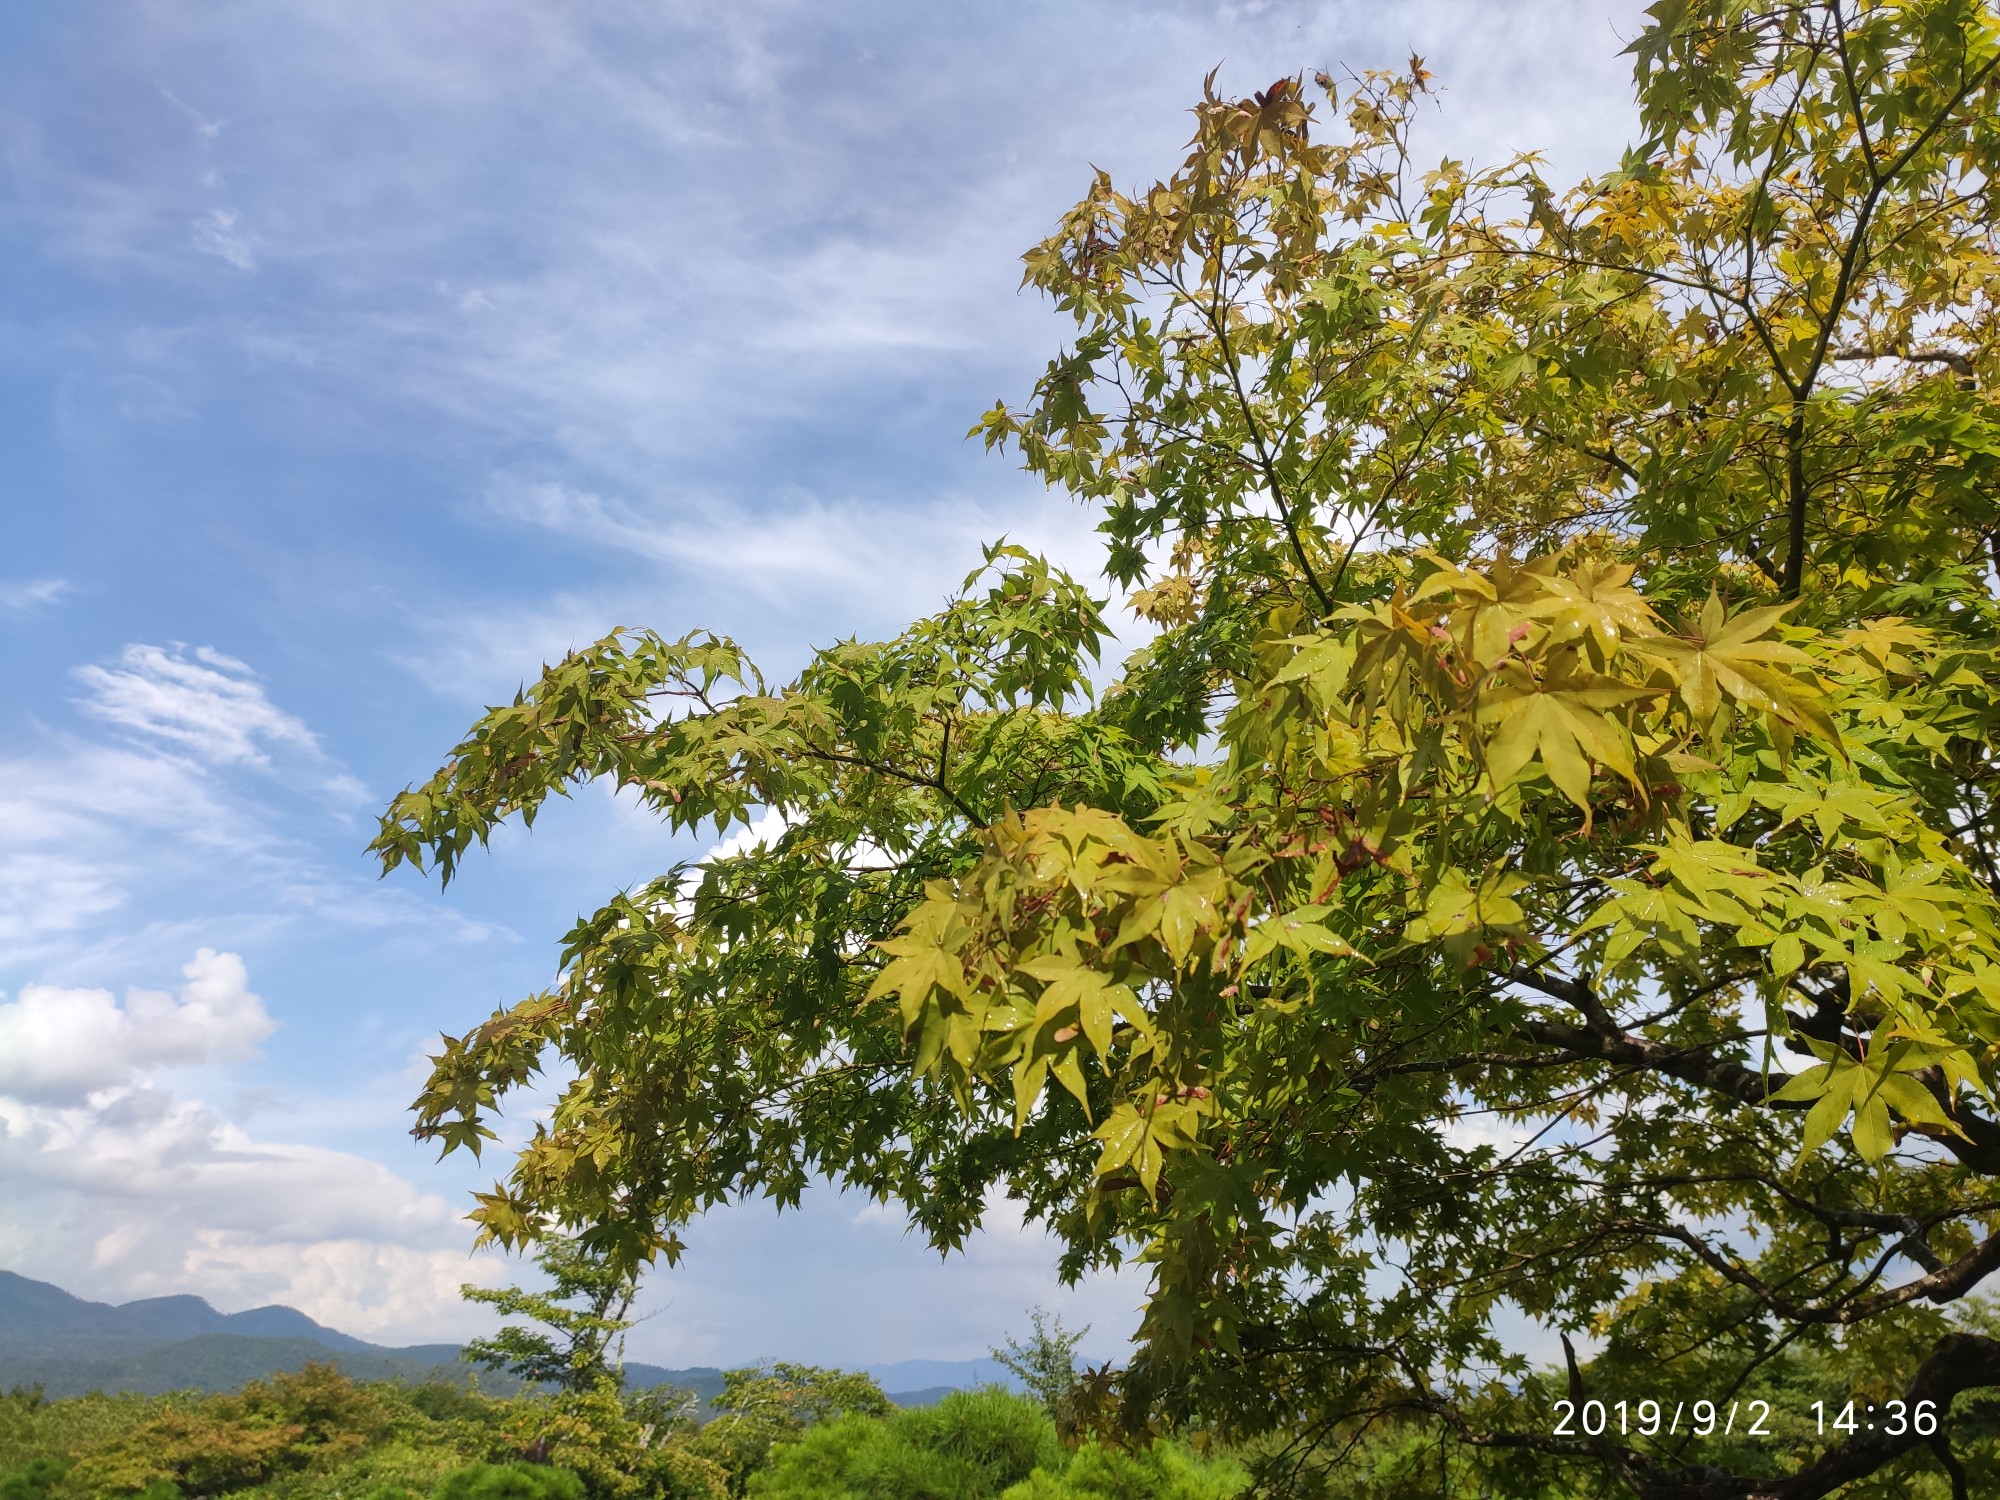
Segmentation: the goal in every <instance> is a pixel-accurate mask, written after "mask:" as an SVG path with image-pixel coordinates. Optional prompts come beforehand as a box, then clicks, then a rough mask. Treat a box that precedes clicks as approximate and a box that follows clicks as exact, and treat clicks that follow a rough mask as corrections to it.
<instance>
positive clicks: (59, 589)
mask: <svg viewBox="0 0 2000 1500" xmlns="http://www.w3.org/2000/svg"><path fill="white" fill-rule="evenodd" d="M75 592H76V588H75V585H73V584H72V583H71V582H70V581H69V580H68V579H67V578H24V579H22V580H21V581H20V582H19V583H0V609H11V610H15V611H18V612H19V613H21V614H30V613H32V612H34V611H35V610H38V609H42V608H44V607H45V606H47V605H50V604H54V603H55V602H56V601H57V600H58V599H60V598H62V597H63V596H64V595H65V594H73V593H75Z"/></svg>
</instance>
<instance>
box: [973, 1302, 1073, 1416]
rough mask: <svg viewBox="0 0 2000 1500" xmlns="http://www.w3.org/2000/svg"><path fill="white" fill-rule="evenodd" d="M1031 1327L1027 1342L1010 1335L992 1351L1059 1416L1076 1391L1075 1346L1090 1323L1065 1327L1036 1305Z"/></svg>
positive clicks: (1035, 1396) (1009, 1370)
mask: <svg viewBox="0 0 2000 1500" xmlns="http://www.w3.org/2000/svg"><path fill="white" fill-rule="evenodd" d="M1028 1326H1029V1333H1028V1337H1027V1341H1026V1342H1025V1343H1023V1342H1019V1341H1017V1340H1015V1339H1014V1338H1013V1337H1012V1336H1011V1335H1010V1336H1009V1337H1008V1339H1007V1342H1006V1343H1005V1344H1004V1345H1001V1346H999V1347H997V1348H994V1349H993V1350H991V1351H990V1352H991V1353H992V1355H993V1358H994V1360H995V1361H996V1362H997V1363H998V1364H1000V1365H1001V1366H1002V1367H1003V1368H1005V1369H1006V1370H1007V1371H1008V1372H1009V1373H1011V1374H1012V1375H1013V1376H1014V1378H1015V1379H1017V1380H1019V1381H1020V1382H1021V1387H1022V1389H1023V1390H1025V1391H1026V1392H1027V1393H1028V1394H1029V1395H1030V1396H1033V1397H1034V1398H1035V1399H1036V1400H1037V1401H1039V1402H1041V1403H1042V1406H1043V1408H1044V1409H1045V1410H1046V1411H1047V1412H1048V1413H1049V1415H1050V1416H1052V1417H1059V1414H1060V1413H1061V1412H1062V1410H1063V1407H1064V1404H1065V1403H1066V1402H1068V1401H1069V1399H1070V1396H1071V1394H1072V1393H1073V1392H1074V1391H1075V1390H1076V1386H1077V1379H1076V1346H1077V1345H1078V1344H1080V1343H1082V1342H1083V1339H1084V1336H1085V1335H1086V1334H1088V1333H1089V1332H1090V1325H1089V1324H1088V1323H1086V1324H1085V1325H1084V1326H1083V1327H1081V1328H1065V1327H1063V1321H1062V1319H1061V1318H1058V1317H1056V1316H1054V1315H1053V1314H1052V1313H1049V1312H1047V1311H1046V1310H1044V1309H1042V1308H1039V1307H1037V1308H1034V1309H1033V1310H1031V1311H1030V1312H1029V1314H1028Z"/></svg>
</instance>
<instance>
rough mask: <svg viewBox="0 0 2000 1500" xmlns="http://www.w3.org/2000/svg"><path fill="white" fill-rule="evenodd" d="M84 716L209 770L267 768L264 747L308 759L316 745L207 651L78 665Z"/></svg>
mask: <svg viewBox="0 0 2000 1500" xmlns="http://www.w3.org/2000/svg"><path fill="white" fill-rule="evenodd" d="M75 676H76V679H77V680H78V681H79V682H81V683H82V684H83V685H84V687H85V689H86V690H87V691H86V693H85V696H84V698H83V699H82V703H81V706H82V708H83V711H84V712H85V713H87V714H89V715H90V716H91V717H92V718H96V719H102V720H103V721H104V722H106V723H108V724H115V725H117V726H118V727H119V728H121V729H127V730H131V731H133V732H134V733H136V734H137V735H139V736H141V737H142V738H146V739H151V740H155V741H164V742H165V743H167V744H169V745H172V746H174V747H176V748H178V749H182V750H185V751H188V752H189V753H191V754H192V755H194V756H195V757H196V758H197V759H199V760H203V761H206V762H209V763H210V764H214V765H251V766H268V765H270V763H271V759H270V755H269V753H268V750H269V748H270V747H271V746H285V747H289V748H291V749H294V750H301V751H304V752H306V753H307V754H310V755H318V754H319V753H320V748H319V741H318V740H317V739H316V738H315V737H314V735H313V733H312V731H311V730H309V729H307V728H306V726H305V724H304V722H303V721H301V720H300V719H299V718H297V717H296V716H295V715H292V714H288V713H286V712H285V711H284V710H283V709H280V708H278V707H277V706H276V705H275V704H273V703H272V702H271V700H270V699H269V698H267V697H266V696H265V695H264V687H263V684H262V683H260V682H258V681H257V677H256V674H255V673H254V672H252V671H251V670H250V668H249V666H248V665H247V664H245V663H243V662H240V661H238V660H237V659H236V658H235V657H233V656H225V655H224V654H223V653H222V652H220V651H216V650H214V649H212V648H211V647H208V646H197V647H195V648H194V649H193V650H189V649H188V648H187V647H185V646H180V645H175V646H148V645H131V646H127V647H126V648H125V649H124V651H123V652H121V653H120V655H119V657H118V659H117V661H116V662H115V663H113V664H112V665H110V666H103V665H98V664H92V665H89V666H83V667H78V668H77V669H76V673H75Z"/></svg>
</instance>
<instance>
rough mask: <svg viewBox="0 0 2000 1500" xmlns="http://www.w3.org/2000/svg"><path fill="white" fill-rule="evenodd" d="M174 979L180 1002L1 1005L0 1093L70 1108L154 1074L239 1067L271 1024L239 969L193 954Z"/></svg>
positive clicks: (211, 954) (78, 993)
mask: <svg viewBox="0 0 2000 1500" xmlns="http://www.w3.org/2000/svg"><path fill="white" fill-rule="evenodd" d="M181 973H182V974H183V975H184V976H186V979H187V983H186V984H184V985H182V986H181V989H180V996H179V998H178V999H176V998H175V997H174V996H173V995H170V994H166V993H164V992H161V991H156V990H140V989H133V990H128V991H127V992H126V996H125V1003H124V1005H122V1006H121V1005H119V1004H118V1002H117V1001H116V1000H114V999H113V998H112V995H111V992H110V991H109V990H65V989H57V988H55V987H53V986H50V985H39V984H31V985H28V986H26V987H25V988H24V989H23V990H22V991H21V994H20V997H19V998H18V999H16V1000H14V1001H12V1002H10V1003H7V1004H0V1093H6V1094H8V1095H11V1096H13V1097H15V1098H19V1099H39V1100H64V1101H77V1100H81V1099H83V1098H84V1097H86V1096H87V1095H90V1094H92V1093H95V1092H98V1091H100V1090H103V1089H106V1088H110V1087H113V1086H116V1085H120V1084H129V1083H131V1082H133V1081H134V1080H135V1079H136V1078H137V1077H138V1076H139V1075H141V1074H144V1073H149V1072H151V1071H153V1070H154V1069H157V1068H163V1067H191V1066H194V1065H197V1064H201V1063H217V1062H239V1061H242V1060H244V1059H247V1058H251V1057H255V1056H256V1055H257V1044H258V1043H259V1042H262V1041H263V1040H264V1039H265V1038H266V1037H268V1036H269V1035H270V1034H271V1032H272V1030H273V1029H274V1028H275V1026H276V1023H275V1022H274V1021H272V1019H271V1017H270V1016H269V1015H268V1014H267V1013H266V1012H265V1010H264V1002H263V1001H262V1000H260V999H259V998H258V997H257V996H256V995H254V994H252V993H251V992H250V990H249V987H248V985H249V976H248V974H247V973H246V971H245V970H244V967H243V960H242V959H241V958H239V957H237V956H236V955H235V954H234V953H217V952H215V951H214V950H213V949H211V948H202V949H199V950H198V951H197V952H196V953H195V956H194V958H193V959H192V960H191V961H190V962H189V963H187V964H186V965H184V966H183V967H182V969H181Z"/></svg>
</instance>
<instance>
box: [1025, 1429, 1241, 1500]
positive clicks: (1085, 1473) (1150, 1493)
mask: <svg viewBox="0 0 2000 1500" xmlns="http://www.w3.org/2000/svg"><path fill="white" fill-rule="evenodd" d="M1249 1484H1250V1475H1249V1472H1248V1471H1247V1470H1246V1469H1244V1468H1243V1466H1242V1465H1241V1464H1238V1463H1236V1462H1234V1461H1232V1460H1229V1459H1208V1460H1203V1459H1199V1458H1196V1457H1195V1456H1194V1455H1193V1454H1191V1453H1189V1452H1188V1451H1187V1449H1185V1448H1183V1447H1181V1446H1180V1445H1179V1444H1177V1443H1165V1442H1160V1443H1153V1444H1151V1445H1150V1446H1148V1447H1146V1448H1143V1449H1141V1450H1140V1451H1138V1452H1136V1453H1128V1452H1126V1451H1124V1450H1123V1449H1120V1448H1105V1447H1101V1446H1099V1445H1098V1444H1096V1443H1087V1444H1085V1445H1084V1446H1083V1447H1082V1448H1079V1449H1078V1450H1077V1451H1076V1453H1075V1454H1074V1455H1073V1456H1072V1457H1071V1458H1070V1460H1069V1462H1068V1464H1067V1465H1066V1466H1064V1467H1063V1468H1062V1470H1061V1471H1060V1472H1056V1471H1054V1470H1052V1469H1042V1470H1039V1471H1037V1472H1036V1473H1034V1474H1032V1475H1030V1476H1029V1477H1028V1478H1027V1479H1025V1480H1023V1481H1022V1482H1021V1483H1020V1484H1017V1485H1015V1486H1014V1487H1013V1488H1012V1489H1010V1490H1008V1491H1007V1493H1006V1495H1005V1496H1004V1497H1003V1500H1235V1497H1236V1496H1238V1495H1241V1494H1242V1493H1243V1492H1244V1491H1245V1490H1246V1489H1247V1488H1249Z"/></svg>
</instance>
